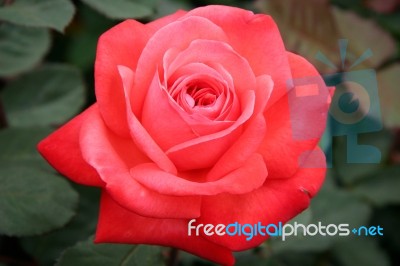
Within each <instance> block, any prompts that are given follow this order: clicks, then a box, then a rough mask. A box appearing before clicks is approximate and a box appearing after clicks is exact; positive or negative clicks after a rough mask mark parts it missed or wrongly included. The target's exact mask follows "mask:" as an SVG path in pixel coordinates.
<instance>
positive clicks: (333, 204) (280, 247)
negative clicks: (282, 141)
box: [270, 190, 371, 252]
mask: <svg viewBox="0 0 400 266" xmlns="http://www.w3.org/2000/svg"><path fill="white" fill-rule="evenodd" d="M310 213H311V216H312V219H311V221H310V222H306V221H308V220H309V217H307V216H309V214H310ZM310 213H307V212H306V213H304V214H302V215H301V216H299V217H298V218H297V219H300V220H299V223H302V224H304V225H305V226H307V225H309V224H316V225H318V223H319V222H321V225H323V226H324V225H325V226H326V225H328V224H335V225H339V224H342V223H344V224H349V229H351V228H353V227H358V226H362V225H365V224H367V223H368V220H369V218H370V215H371V209H370V208H369V206H368V205H367V204H366V203H364V202H362V201H361V200H360V199H358V198H357V197H356V196H354V195H352V194H350V193H348V192H345V191H340V190H323V191H320V193H319V194H318V195H317V196H316V197H315V198H314V199H313V201H312V202H311V206H310ZM294 220H296V218H295V219H294ZM292 222H293V221H292ZM349 237H350V236H349ZM340 239H341V236H339V235H336V236H322V235H319V234H317V235H315V236H307V235H306V236H304V235H303V234H302V231H301V230H300V231H299V232H298V235H297V236H294V235H293V236H289V237H287V238H286V239H285V241H282V239H281V238H280V237H272V238H271V240H270V243H271V248H272V250H273V251H275V252H284V251H288V250H290V251H301V252H304V251H310V252H316V251H318V252H319V251H323V250H327V249H329V248H330V247H331V246H332V245H333V243H335V242H336V241H338V240H340Z"/></svg>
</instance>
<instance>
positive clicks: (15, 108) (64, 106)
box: [3, 65, 84, 126]
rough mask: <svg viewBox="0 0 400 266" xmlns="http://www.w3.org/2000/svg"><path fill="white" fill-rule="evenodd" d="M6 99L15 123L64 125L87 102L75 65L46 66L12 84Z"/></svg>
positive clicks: (10, 121)
mask: <svg viewBox="0 0 400 266" xmlns="http://www.w3.org/2000/svg"><path fill="white" fill-rule="evenodd" d="M3 99H4V108H5V110H6V114H7V116H8V120H9V123H10V125H11V126H32V125H52V124H61V123H63V122H65V121H66V120H67V119H69V118H71V117H72V116H73V115H75V114H76V113H77V112H78V111H79V110H80V109H81V107H82V105H83V103H84V85H83V80H82V76H81V74H80V72H79V70H78V69H76V68H74V67H71V66H67V65H48V66H44V67H41V68H40V69H38V70H35V71H32V72H30V73H28V74H26V75H23V76H21V77H20V78H19V79H16V80H14V81H12V82H11V83H10V84H8V86H7V87H6V88H5V90H4V93H3Z"/></svg>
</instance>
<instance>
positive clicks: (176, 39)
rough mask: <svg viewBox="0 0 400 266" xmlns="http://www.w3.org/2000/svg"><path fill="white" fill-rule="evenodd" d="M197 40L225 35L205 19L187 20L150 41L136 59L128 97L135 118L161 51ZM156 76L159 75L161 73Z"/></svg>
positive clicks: (158, 62) (222, 38) (212, 38)
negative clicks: (137, 59) (133, 84)
mask: <svg viewBox="0 0 400 266" xmlns="http://www.w3.org/2000/svg"><path fill="white" fill-rule="evenodd" d="M197 39H206V40H219V41H224V40H226V36H225V33H224V32H223V31H222V29H221V28H219V27H218V26H216V25H215V24H213V23H212V22H210V21H209V20H207V19H205V18H201V17H189V18H186V19H184V20H181V21H176V22H173V23H171V24H169V25H167V26H165V27H163V28H161V29H160V30H158V31H157V32H156V33H155V34H154V35H153V36H152V37H151V38H150V40H149V41H148V43H147V44H146V47H145V48H144V49H143V52H142V54H141V56H140V58H139V62H138V68H137V71H136V78H135V87H134V91H133V92H132V98H131V101H132V108H133V111H134V113H135V115H136V116H137V117H139V118H140V117H141V112H142V106H143V103H144V98H145V96H146V94H147V90H148V88H149V86H150V84H151V82H152V80H153V77H154V75H155V73H156V72H157V66H160V67H161V66H162V58H163V55H164V54H165V52H166V51H167V50H168V49H170V48H171V47H174V48H176V49H184V48H186V47H187V46H188V45H189V44H190V43H191V42H192V41H193V40H197ZM161 70H162V69H161ZM159 74H160V75H161V76H162V75H163V73H162V72H160V73H159Z"/></svg>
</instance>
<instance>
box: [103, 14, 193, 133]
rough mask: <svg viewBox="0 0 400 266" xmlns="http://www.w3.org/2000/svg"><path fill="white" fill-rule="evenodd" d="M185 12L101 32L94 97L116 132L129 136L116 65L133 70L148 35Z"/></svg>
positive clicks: (132, 21)
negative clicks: (146, 22) (144, 23)
mask: <svg viewBox="0 0 400 266" xmlns="http://www.w3.org/2000/svg"><path fill="white" fill-rule="evenodd" d="M185 13H186V12H184V11H178V12H176V13H175V14H172V15H170V16H166V17H164V18H161V19H158V20H155V21H153V22H151V23H149V24H146V25H143V24H141V23H139V22H137V21H135V20H126V21H124V22H122V23H120V24H118V25H116V26H115V27H113V28H111V29H110V30H108V31H106V32H105V33H104V34H102V35H101V37H100V39H99V42H98V45H97V54H96V63H95V87H96V98H97V102H98V103H99V106H100V111H101V114H102V116H103V118H104V120H105V122H106V124H107V125H108V126H109V127H110V128H111V129H112V130H113V131H114V132H115V133H117V134H118V135H120V136H129V129H128V126H127V124H126V112H125V109H126V106H125V99H124V95H123V89H122V84H121V81H120V77H119V74H118V69H117V66H118V65H124V66H128V67H129V68H130V69H133V70H135V69H136V66H137V62H138V60H139V57H140V55H141V54H142V50H143V48H144V46H145V45H146V43H147V41H148V40H149V38H150V37H151V35H152V34H154V32H155V31H157V30H158V29H160V28H161V27H163V26H165V25H167V24H169V23H171V22H173V21H175V20H176V19H178V18H180V17H181V16H183V15H184V14H185Z"/></svg>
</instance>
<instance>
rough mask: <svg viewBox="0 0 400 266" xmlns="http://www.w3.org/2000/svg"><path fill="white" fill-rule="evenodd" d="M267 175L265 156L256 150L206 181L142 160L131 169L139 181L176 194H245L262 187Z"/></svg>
mask: <svg viewBox="0 0 400 266" xmlns="http://www.w3.org/2000/svg"><path fill="white" fill-rule="evenodd" d="M267 175H268V173H267V169H266V167H265V163H264V160H263V158H262V156H261V155H259V154H253V155H252V156H250V157H249V159H248V160H247V161H246V162H245V163H244V165H243V166H242V167H240V168H237V169H236V170H235V171H232V172H230V173H229V174H227V175H225V176H223V177H222V178H220V179H218V180H216V181H211V182H203V183H200V182H196V181H189V180H186V179H183V178H180V177H177V176H175V175H171V174H168V173H166V172H164V171H162V170H160V169H159V168H158V167H157V166H156V165H154V164H141V165H138V166H136V167H134V168H132V169H131V176H132V177H133V178H134V179H135V180H137V181H138V182H139V183H141V184H143V185H144V186H146V187H148V188H150V189H152V190H155V191H157V192H159V193H161V194H166V195H176V196H187V195H216V194H221V193H224V192H226V193H231V194H243V193H247V192H250V191H253V190H254V189H256V188H259V187H260V186H261V185H262V184H263V183H264V181H265V178H266V177H267ZM192 179H193V180H195V179H196V177H193V178H192Z"/></svg>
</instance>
